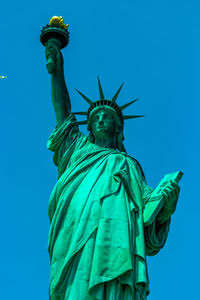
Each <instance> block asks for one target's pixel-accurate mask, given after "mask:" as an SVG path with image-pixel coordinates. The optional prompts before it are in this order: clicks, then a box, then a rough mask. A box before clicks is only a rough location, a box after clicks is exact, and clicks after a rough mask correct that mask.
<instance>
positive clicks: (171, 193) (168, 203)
mask: <svg viewBox="0 0 200 300" xmlns="http://www.w3.org/2000/svg"><path fill="white" fill-rule="evenodd" d="M179 192H180V187H179V185H178V183H176V181H174V180H171V181H170V182H169V184H168V185H167V186H166V188H165V189H164V190H163V195H164V198H165V204H164V206H163V208H162V209H161V211H160V212H159V214H158V216H157V221H158V222H160V223H163V222H165V221H167V220H168V219H169V218H170V217H171V215H172V214H173V213H174V212H175V210H176V205H177V201H178V196H179Z"/></svg>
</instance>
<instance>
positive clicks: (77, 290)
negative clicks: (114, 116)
mask: <svg viewBox="0 0 200 300" xmlns="http://www.w3.org/2000/svg"><path fill="white" fill-rule="evenodd" d="M48 148H49V149H50V150H51V151H53V152H55V153H54V163H55V164H56V166H58V173H59V177H58V181H57V183H56V185H55V187H54V189H53V191H52V194H51V197H50V201H49V211H48V212H49V218H50V223H51V225H50V231H49V240H48V249H49V255H50V261H51V274H50V286H49V299H51V300H89V299H91V300H92V299H93V300H94V299H98V300H123V299H124V300H125V299H126V300H144V299H146V296H147V295H148V293H149V281H148V274H147V264H146V255H154V254H156V253H157V252H158V251H159V250H160V249H161V248H162V247H163V245H164V243H165V240H166V238H167V234H168V230H169V223H170V220H168V221H167V222H165V223H163V224H162V225H160V226H157V224H156V220H155V221H154V222H153V224H152V225H150V226H147V227H144V224H143V210H144V207H145V203H146V202H147V201H148V199H150V196H151V193H152V189H151V188H150V187H149V186H148V185H147V184H146V181H145V179H144V176H143V172H142V170H141V167H140V165H139V163H138V162H137V161H136V160H135V159H133V158H132V157H130V156H129V155H127V154H126V153H123V152H117V151H116V150H114V149H110V148H103V147H99V146H97V145H95V144H93V143H91V142H89V141H88V139H87V137H86V136H84V135H83V134H82V133H81V132H79V129H78V125H77V122H76V119H75V117H74V115H73V114H71V115H69V117H68V118H67V119H66V120H65V122H64V123H63V124H62V125H61V126H60V127H56V128H55V130H54V131H53V133H52V134H51V136H50V138H49V140H48Z"/></svg>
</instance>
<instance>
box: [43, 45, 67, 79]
mask: <svg viewBox="0 0 200 300" xmlns="http://www.w3.org/2000/svg"><path fill="white" fill-rule="evenodd" d="M45 56H46V60H47V70H48V72H49V73H50V74H53V73H56V72H57V71H63V56H62V53H61V51H60V48H59V46H58V45H57V44H56V42H54V41H52V40H49V41H48V43H47V45H46V48H45Z"/></svg>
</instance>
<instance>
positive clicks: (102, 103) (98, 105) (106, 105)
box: [74, 77, 144, 126]
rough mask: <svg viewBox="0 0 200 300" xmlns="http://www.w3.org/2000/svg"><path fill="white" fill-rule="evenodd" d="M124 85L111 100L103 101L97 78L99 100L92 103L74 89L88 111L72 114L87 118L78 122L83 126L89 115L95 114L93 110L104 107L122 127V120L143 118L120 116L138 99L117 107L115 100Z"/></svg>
mask: <svg viewBox="0 0 200 300" xmlns="http://www.w3.org/2000/svg"><path fill="white" fill-rule="evenodd" d="M123 85H124V83H122V84H121V86H120V87H119V89H118V90H117V92H116V93H115V95H114V96H113V97H112V99H111V100H108V99H105V97H104V93H103V89H102V86H101V82H100V80H99V77H98V86H99V94H100V99H99V100H97V101H95V102H93V101H92V100H90V99H89V98H88V97H87V96H85V95H84V94H82V93H81V92H80V91H79V90H77V89H76V91H77V92H78V93H79V94H80V95H81V96H82V97H83V98H84V99H85V100H86V101H87V103H88V104H89V105H90V107H89V109H88V111H87V112H75V113H74V114H76V115H85V116H87V120H85V121H81V122H78V123H79V124H80V125H84V124H88V122H89V119H90V117H91V115H92V114H93V113H94V112H95V110H97V109H98V108H101V107H104V108H107V109H110V110H112V111H113V112H114V113H115V114H116V115H117V116H118V118H119V119H120V121H121V123H122V126H123V124H124V120H128V119H135V118H140V117H144V116H143V115H126V116H124V115H123V114H122V110H124V109H125V108H127V107H128V106H129V105H131V104H133V103H134V102H136V101H137V100H139V98H137V99H135V100H133V101H131V102H128V103H126V104H124V105H122V106H119V105H117V103H116V100H117V97H118V96H119V93H120V91H121V89H122V87H123Z"/></svg>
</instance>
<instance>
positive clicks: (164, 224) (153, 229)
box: [144, 180, 180, 256]
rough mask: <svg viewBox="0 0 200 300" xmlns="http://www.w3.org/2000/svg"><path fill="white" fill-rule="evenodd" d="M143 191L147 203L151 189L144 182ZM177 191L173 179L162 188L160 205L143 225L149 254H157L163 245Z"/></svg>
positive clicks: (149, 199)
mask: <svg viewBox="0 0 200 300" xmlns="http://www.w3.org/2000/svg"><path fill="white" fill-rule="evenodd" d="M144 191H145V192H144V200H145V201H146V202H147V203H148V202H151V201H152V199H151V198H152V197H151V195H152V192H153V189H151V188H150V187H149V186H148V185H146V183H145V188H144ZM179 192H180V187H179V186H178V184H177V183H176V182H175V181H173V180H172V181H170V182H169V183H168V184H167V185H166V187H165V188H164V190H163V195H162V199H160V203H162V205H161V207H159V206H158V207H157V208H159V209H155V213H154V215H153V216H154V217H153V221H151V223H150V224H148V225H147V226H144V231H145V243H146V253H147V255H150V256H151V255H155V254H157V253H158V252H159V250H160V249H161V248H162V247H163V246H164V244H165V242H166V239H167V235H168V232H169V225H170V221H171V216H172V214H173V213H174V212H175V209H176V205H177V201H178V196H179ZM157 201H158V202H159V199H157ZM147 203H146V205H147ZM152 207H153V206H152ZM155 207H156V206H155ZM144 211H145V207H144Z"/></svg>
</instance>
